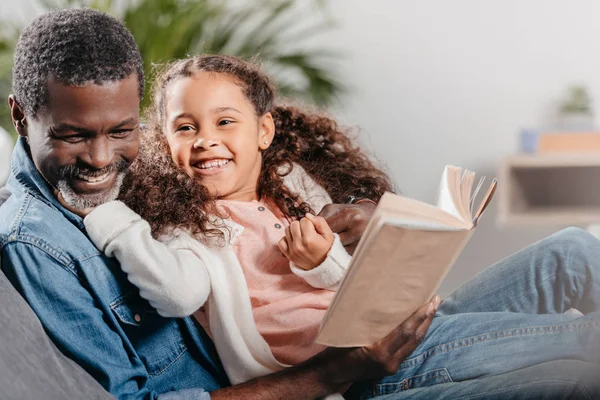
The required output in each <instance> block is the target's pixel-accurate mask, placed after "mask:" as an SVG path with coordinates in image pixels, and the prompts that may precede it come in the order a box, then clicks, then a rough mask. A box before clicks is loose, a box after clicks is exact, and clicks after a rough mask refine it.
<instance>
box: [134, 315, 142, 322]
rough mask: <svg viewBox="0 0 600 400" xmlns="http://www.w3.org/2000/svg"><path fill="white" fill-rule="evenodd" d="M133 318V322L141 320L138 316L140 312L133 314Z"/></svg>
mask: <svg viewBox="0 0 600 400" xmlns="http://www.w3.org/2000/svg"><path fill="white" fill-rule="evenodd" d="M133 319H134V320H135V322H140V321H141V320H142V317H140V314H135V315H134V316H133Z"/></svg>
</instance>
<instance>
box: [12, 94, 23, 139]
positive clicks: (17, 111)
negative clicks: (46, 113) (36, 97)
mask: <svg viewBox="0 0 600 400" xmlns="http://www.w3.org/2000/svg"><path fill="white" fill-rule="evenodd" d="M8 106H9V107H10V116H11V118H12V122H13V125H14V127H15V129H16V130H17V133H18V134H19V136H23V137H27V118H26V117H25V112H24V111H23V108H21V105H19V103H18V102H17V100H16V99H15V95H14V94H11V95H10V96H8Z"/></svg>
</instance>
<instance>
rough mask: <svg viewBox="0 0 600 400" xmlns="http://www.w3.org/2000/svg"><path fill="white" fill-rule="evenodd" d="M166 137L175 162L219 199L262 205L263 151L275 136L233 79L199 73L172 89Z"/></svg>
mask: <svg viewBox="0 0 600 400" xmlns="http://www.w3.org/2000/svg"><path fill="white" fill-rule="evenodd" d="M165 103H166V110H165V111H166V113H165V115H166V118H165V131H166V135H167V141H168V143H169V147H170V149H171V157H172V158H173V161H174V162H175V163H176V164H177V165H178V166H179V167H180V168H183V169H184V170H185V171H186V172H187V174H188V175H189V176H190V177H193V178H197V179H198V180H200V183H201V184H202V185H204V186H206V187H207V189H208V190H209V191H210V193H211V194H212V195H214V196H219V197H220V198H223V199H227V200H243V201H251V200H256V199H257V195H256V188H257V183H258V178H259V176H260V171H261V164H262V157H261V150H264V149H266V148H268V147H269V145H270V144H271V142H272V140H273V135H274V134H275V127H274V125H273V118H272V116H271V114H270V113H267V114H265V115H263V116H261V117H257V116H256V113H255V111H254V107H253V105H252V103H251V102H250V101H249V100H248V99H247V98H246V97H245V96H244V94H243V93H242V90H241V88H240V86H238V85H237V84H236V81H235V80H234V79H232V78H231V77H229V76H227V75H224V74H218V73H208V72H199V73H196V74H195V75H194V76H192V77H189V78H187V77H186V78H180V79H177V80H176V81H175V82H173V83H172V84H171V85H170V86H169V87H168V88H167V95H166V102H165Z"/></svg>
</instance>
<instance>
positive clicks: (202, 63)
mask: <svg viewBox="0 0 600 400" xmlns="http://www.w3.org/2000/svg"><path fill="white" fill-rule="evenodd" d="M273 101H274V94H273V88H272V86H271V83H270V82H269V80H268V79H267V77H266V76H264V75H263V74H262V73H261V72H260V71H259V69H258V68H257V67H256V66H254V65H252V64H250V63H247V62H244V61H242V60H240V59H236V58H233V57H227V56H200V57H194V58H190V59H187V60H182V61H178V62H175V63H174V64H172V65H170V66H169V67H168V68H167V69H166V70H165V71H164V72H163V73H162V74H161V75H160V77H159V78H158V80H157V83H156V87H155V91H154V101H153V104H154V106H153V109H152V111H151V113H150V115H149V125H148V138H147V141H146V143H145V146H144V149H143V150H142V154H140V156H139V157H138V161H137V165H136V166H134V167H133V170H132V173H131V174H130V176H129V177H128V182H127V183H126V184H125V185H124V186H126V187H128V190H127V191H125V192H124V193H123V194H122V200H123V201H124V202H125V204H127V205H128V206H129V207H130V208H131V209H129V208H128V207H127V206H125V204H123V203H120V202H112V203H108V204H105V205H101V206H99V207H97V208H96V209H95V210H94V211H92V212H91V214H89V215H88V216H87V217H86V218H85V225H86V229H87V231H88V234H89V235H90V237H91V239H92V240H93V241H94V243H95V244H96V245H97V246H98V248H99V249H101V250H103V251H104V252H105V253H106V254H107V255H109V256H115V257H117V258H118V259H119V261H120V263H121V266H122V268H123V269H124V270H125V272H127V273H128V276H129V279H130V280H131V282H132V283H134V284H135V285H136V286H138V287H139V289H140V295H141V296H142V297H144V298H146V299H147V300H148V301H149V303H150V304H151V305H152V306H153V307H155V308H156V309H157V310H158V312H159V313H160V314H161V315H163V316H168V317H181V316H187V315H190V314H192V313H194V312H195V316H196V318H197V319H198V321H199V322H200V323H201V324H202V326H203V327H204V328H205V329H206V330H207V332H209V334H210V335H211V337H212V338H213V340H214V342H215V346H216V348H217V350H218V352H219V356H220V357H221V360H222V362H223V365H224V367H225V369H226V371H227V373H228V375H229V378H230V380H231V382H232V383H238V382H243V381H246V380H249V379H251V378H254V377H256V376H259V375H264V374H267V373H271V372H274V371H277V370H280V369H281V368H283V367H285V366H287V365H293V364H298V363H300V362H302V361H304V360H306V359H308V358H309V357H311V356H313V355H314V354H316V353H318V352H320V351H321V350H322V346H319V345H316V344H315V343H314V338H315V336H316V334H317V331H318V328H319V324H320V322H321V320H322V318H323V316H324V314H325V311H326V310H327V308H328V306H329V303H330V302H331V300H332V298H333V295H334V291H333V290H335V288H336V286H337V285H338V284H339V282H340V280H341V279H342V277H343V275H344V273H345V271H346V268H347V266H348V263H349V259H350V256H349V255H348V253H346V251H345V249H344V247H343V246H342V244H341V242H340V240H339V237H338V236H337V235H335V234H333V232H332V231H331V229H330V228H329V226H328V225H327V223H326V222H325V220H324V219H322V218H320V217H316V216H314V215H315V214H317V213H319V211H321V209H322V208H323V206H325V205H326V204H329V203H331V202H332V198H331V197H333V201H336V202H346V200H347V199H348V198H349V197H350V196H352V197H361V198H370V199H373V200H375V201H377V200H378V199H379V197H380V196H381V195H382V194H383V193H384V192H385V191H389V190H391V185H390V182H389V180H388V178H387V176H386V175H385V174H384V173H383V172H381V171H380V170H378V169H377V168H376V167H375V166H374V165H373V164H372V163H371V162H370V161H369V160H368V158H367V157H366V156H365V154H363V153H362V152H361V151H360V150H359V149H358V148H356V147H354V146H353V144H352V142H351V140H350V139H349V137H348V135H347V134H346V133H345V132H343V131H342V130H340V129H339V128H338V127H337V124H336V123H335V122H334V121H332V120H331V119H329V118H326V117H322V116H319V115H317V114H310V115H309V114H305V113H303V112H301V111H299V110H298V109H296V108H293V107H275V106H274V105H273ZM322 186H325V187H327V188H328V191H327V192H326V191H325V190H324V189H323V187H322ZM355 188H360V189H359V190H355ZM363 188H364V189H363ZM330 195H331V197H330ZM132 210H133V211H132ZM134 211H135V212H134ZM138 214H139V215H138ZM142 218H143V219H142ZM152 235H154V237H156V238H158V239H159V240H155V239H153V237H152Z"/></svg>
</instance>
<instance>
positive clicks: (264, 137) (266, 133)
mask: <svg viewBox="0 0 600 400" xmlns="http://www.w3.org/2000/svg"><path fill="white" fill-rule="evenodd" d="M273 137H275V123H274V122H273V115H271V113H270V112H268V113H266V114H265V115H263V116H262V117H260V119H259V120H258V147H259V148H260V149H261V150H266V149H268V148H269V146H270V145H271V143H273Z"/></svg>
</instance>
